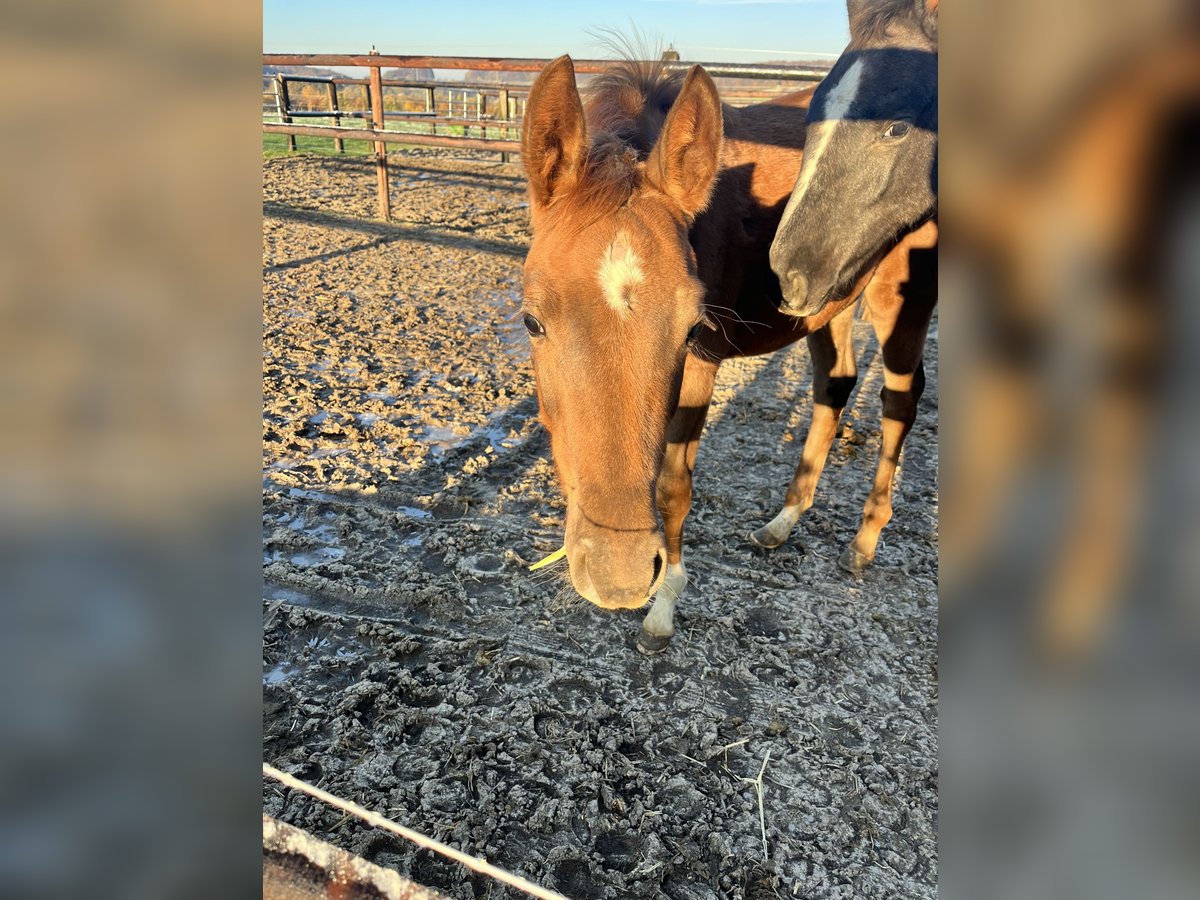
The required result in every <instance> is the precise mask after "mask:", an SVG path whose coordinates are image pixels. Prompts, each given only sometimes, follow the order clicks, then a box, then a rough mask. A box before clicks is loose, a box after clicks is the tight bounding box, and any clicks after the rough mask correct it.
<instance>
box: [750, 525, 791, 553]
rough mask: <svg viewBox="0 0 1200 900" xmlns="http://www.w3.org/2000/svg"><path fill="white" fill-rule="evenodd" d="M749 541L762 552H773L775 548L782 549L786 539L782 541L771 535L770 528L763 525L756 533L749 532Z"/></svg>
mask: <svg viewBox="0 0 1200 900" xmlns="http://www.w3.org/2000/svg"><path fill="white" fill-rule="evenodd" d="M750 540H752V541H754V543H755V544H757V545H758V546H760V547H762V548H763V549H764V550H774V549H775V548H776V547H782V546H783V544H784V542H785V541H786V540H787V538H786V537H785V538H783V539H782V540H781V539H780V538H779V537H777V536H776V535H774V534H772V533H771V527H770V526H769V525H764V526H763V527H762V528H760V529H758V531H752V532H750Z"/></svg>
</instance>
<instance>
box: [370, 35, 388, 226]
mask: <svg viewBox="0 0 1200 900" xmlns="http://www.w3.org/2000/svg"><path fill="white" fill-rule="evenodd" d="M371 54H373V55H375V56H378V55H379V51H378V50H375V49H373V48H372V50H371ZM371 127H372V128H374V129H375V130H376V131H383V74H382V72H381V71H380V68H379V66H371ZM375 177H376V180H377V182H378V193H379V218H381V219H383V221H385V222H387V221H389V220H390V219H391V218H392V198H391V196H390V194H389V193H388V170H387V144H385V143H384V142H383V141H376V142H375Z"/></svg>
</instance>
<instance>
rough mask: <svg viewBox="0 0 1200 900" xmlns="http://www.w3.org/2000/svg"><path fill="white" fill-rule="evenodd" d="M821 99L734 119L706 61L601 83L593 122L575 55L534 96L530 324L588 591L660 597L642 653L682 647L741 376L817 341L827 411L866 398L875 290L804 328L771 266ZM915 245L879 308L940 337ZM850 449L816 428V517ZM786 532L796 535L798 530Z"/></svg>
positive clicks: (904, 326)
mask: <svg viewBox="0 0 1200 900" xmlns="http://www.w3.org/2000/svg"><path fill="white" fill-rule="evenodd" d="M812 92H813V89H811V88H810V89H808V90H806V91H801V92H798V93H796V94H791V95H788V96H786V97H783V98H779V99H776V100H774V101H771V102H768V103H762V104H756V105H753V106H749V107H746V108H744V109H734V108H730V107H725V108H723V107H722V104H721V101H720V98H719V96H718V94H717V90H716V86H715V85H714V84H713V82H712V79H711V78H710V77H709V76H708V74H707V73H706V72H705V71H704V70H703V69H702V68H700V67H699V66H695V67H693V68H692V69H691V70H690V71H689V72H688V73H687V75H686V77H685V78H682V79H681V78H679V77H678V76H674V75H669V74H668V73H666V72H665V70H664V69H663V67H662V66H661V65H655V64H640V63H626V64H618V65H615V66H614V67H613V69H612V70H610V71H609V72H607V73H606V74H604V75H601V76H598V77H597V78H596V79H595V80H594V81H593V83H592V85H591V87H590V90H589V96H588V102H587V104H586V107H585V104H584V103H583V101H582V99H581V97H580V94H579V92H578V90H577V88H576V84H575V71H574V66H573V65H572V63H571V60H570V58H569V57H567V56H562V57H559V58H558V59H557V60H555V61H554V62H552V63H551V64H550V65H548V66H547V67H546V68H545V69H544V70H543V71H542V73H541V74H540V75H539V76H538V79H537V81H536V82H535V83H534V85H533V87H532V89H531V90H530V94H529V100H528V104H527V106H526V111H525V121H524V127H523V135H522V142H523V143H522V159H523V162H524V165H525V169H526V172H527V174H528V178H529V195H530V209H531V220H532V226H533V239H532V242H531V245H530V250H529V255H528V257H527V258H526V261H525V285H524V287H525V296H524V321H525V326H526V328H527V329H528V330H529V333H530V336H531V344H532V357H533V368H534V374H535V377H536V381H537V392H538V402H539V408H540V412H541V416H542V420H543V422H544V424H545V426H546V428H547V430H548V431H549V433H550V438H551V447H552V451H553V455H554V463H555V467H556V469H557V473H558V476H559V480H560V482H561V485H562V488H563V492H564V494H565V496H566V500H567V518H566V534H565V539H564V547H565V551H566V556H567V560H568V565H569V572H570V577H571V581H572V583H573V584H574V586H575V589H576V590H577V591H578V592H579V593H580V594H581V595H582V596H583V597H585V598H586V599H588V600H589V601H591V602H593V603H595V604H596V605H598V606H601V607H604V608H608V609H616V608H634V607H640V606H643V605H644V604H645V603H646V602H647V601H648V600H649V599H650V597H651V596H654V598H655V602H654V606H653V608H652V609H651V611H650V613H649V614H648V615H647V617H646V620H645V622H644V623H643V629H642V634H641V637H640V639H639V642H638V645H639V647H640V648H641V649H642V650H644V651H647V652H652V651H656V650H661V649H663V648H664V647H665V646H666V644H667V642H668V641H669V639H670V637H671V635H672V634H673V633H674V624H673V617H674V608H675V604H676V602H677V600H678V599H679V597H680V596H681V594H682V592H683V589H684V586H685V585H686V583H687V575H686V572H685V569H684V566H683V561H682V532H683V522H684V519H685V518H686V516H687V513H688V510H689V508H690V505H691V488H692V472H693V470H694V467H695V463H696V451H697V447H698V444H699V440H700V433H701V431H702V429H703V426H704V420H705V417H706V414H707V410H708V406H709V402H710V400H711V398H712V391H713V384H714V380H715V378H716V374H717V369H718V367H719V366H720V364H721V362H722V361H723V360H725V359H729V358H732V357H736V356H743V355H753V354H761V353H769V352H771V351H774V350H778V349H779V348H781V347H785V346H787V345H789V344H791V343H793V342H795V341H796V340H798V339H799V338H801V337H805V336H808V338H809V343H810V346H811V347H812V350H813V363H814V365H813V369H814V377H813V386H814V388H813V389H814V393H815V396H816V398H817V399H818V401H819V402H823V403H826V404H829V405H831V406H836V407H837V408H839V409H840V408H841V407H842V406H844V405H845V395H846V394H848V392H849V389H850V386H851V385H852V384H853V380H854V360H853V354H852V352H848V348H849V333H850V327H851V315H852V310H851V309H850V307H851V304H852V303H853V301H854V299H855V297H856V295H857V293H858V292H857V291H852V292H851V293H849V294H848V295H847V296H846V297H845V298H841V299H838V300H837V301H835V302H831V303H828V304H826V306H825V307H824V309H822V311H821V312H820V313H819V314H817V315H814V316H810V317H807V318H794V317H791V316H787V315H784V314H783V313H781V312H780V311H779V309H778V306H779V304H780V302H781V299H782V298H781V296H780V292H779V284H778V281H777V279H776V278H775V276H774V275H773V274H772V272H771V269H770V265H769V259H768V251H769V248H770V244H771V240H772V238H773V236H774V234H775V229H776V227H777V225H778V222H779V217H780V215H781V213H782V211H783V207H784V205H785V203H786V202H787V198H788V196H789V194H790V193H791V189H792V187H793V185H794V184H795V181H796V175H797V172H798V171H799V168H800V162H801V157H802V145H803V135H804V128H803V123H804V118H805V114H806V112H807V108H808V103H809V100H810V99H811V96H812ZM908 249H909V247H908V245H907V244H906V243H905V242H902V243H901V245H900V246H898V247H897V248H896V249H895V251H894V252H895V254H896V262H895V264H894V265H893V267H892V268H890V269H888V270H887V271H888V272H889V273H890V276H891V278H892V281H891V282H890V283H888V284H882V283H880V284H876V283H875V282H879V281H880V279H879V278H878V277H876V278H875V279H874V282H873V283H872V284H871V285H870V286H869V287H868V291H867V294H868V299H870V298H871V297H872V296H874V297H876V298H878V299H879V302H877V303H874V304H869V311H870V313H871V315H872V317H873V318H876V319H877V327H882V328H883V329H884V330H885V331H888V330H890V331H892V332H902V331H906V330H912V329H914V328H917V329H918V330H922V333H923V328H924V324H925V322H927V321H928V316H919V315H918V316H915V317H914V316H910V315H907V314H905V310H906V309H907V305H906V303H907V301H906V300H904V299H903V297H902V292H901V285H902V283H903V281H904V280H905V279H904V278H901V277H900V276H901V275H902V274H903V275H905V276H906V275H907V273H905V272H904V271H903V270H904V269H906V267H907V259H908V256H907V253H908ZM889 261H890V260H885V261H884V263H885V264H886V263H888V262H889ZM881 268H884V267H881ZM864 280H865V279H864ZM884 297H887V298H889V301H890V302H888V303H884V302H883V301H882V298H884ZM839 313H841V314H842V315H840V316H839V315H838V314H839ZM880 316H882V317H885V318H886V319H887V321H886V322H884V323H882V324H881V323H880V322H879V321H878V317H880ZM835 317H836V318H835ZM914 319H916V320H917V321H916V322H914V321H913V320H914ZM831 321H832V322H833V326H832V327H831V328H826V327H825V326H827V325H829V324H830V323H831ZM913 406H914V408H915V402H914V404H913ZM832 437H833V435H832V433H830V434H825V433H823V432H820V433H818V430H817V429H816V428H815V427H814V429H813V430H810V433H809V438H808V441H807V442H806V445H805V450H804V457H803V459H802V461H801V464H800V472H798V473H797V478H796V482H795V483H794V484H793V488H796V487H797V485H799V489H798V496H799V498H800V500H799V507H804V506H806V505H807V504H809V503H811V498H812V493H813V491H814V490H815V487H816V482H817V478H818V477H819V475H820V471H821V468H822V467H823V465H824V461H825V455H826V453H827V451H828V446H829V442H830V440H831V439H832ZM883 463H884V461H883V460H881V469H882V468H883ZM789 496H791V494H789ZM799 507H793V508H792V510H791V511H794V509H795V508H799ZM791 511H788V515H789V516H790V515H791ZM660 516H661V522H660V518H659V517H660ZM882 521H886V518H881V517H876V520H875V522H874V524H872V527H875V525H879V527H882V526H881V524H879V523H880V522H882ZM791 523H792V524H794V519H792V520H791ZM867 527H868V523H867V522H864V528H867ZM768 529H769V530H770V535H771V539H772V540H773V539H775V538H780V539H782V538H781V536H782V537H786V532H787V531H790V524H789V525H787V527H784V525H783V524H781V523H780V522H779V521H777V522H775V523H772V526H768ZM876 534H877V531H876ZM871 549H872V550H873V544H872V546H871Z"/></svg>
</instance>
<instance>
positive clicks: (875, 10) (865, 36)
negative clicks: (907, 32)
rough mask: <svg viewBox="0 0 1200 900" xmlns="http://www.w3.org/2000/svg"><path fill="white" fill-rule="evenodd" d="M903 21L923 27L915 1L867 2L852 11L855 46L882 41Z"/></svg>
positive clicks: (851, 31)
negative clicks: (894, 26)
mask: <svg viewBox="0 0 1200 900" xmlns="http://www.w3.org/2000/svg"><path fill="white" fill-rule="evenodd" d="M902 21H906V22H907V23H908V24H911V25H914V26H916V27H917V28H920V27H921V20H920V18H919V17H918V16H917V11H916V5H915V3H914V0H865V2H863V3H861V4H855V5H853V6H852V7H851V9H850V36H851V38H852V39H853V42H854V43H855V44H861V43H863V42H865V41H882V40H885V39H887V38H888V37H890V36H891V33H892V26H893V25H895V24H897V23H898V22H902Z"/></svg>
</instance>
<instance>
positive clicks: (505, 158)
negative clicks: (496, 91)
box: [497, 87, 511, 162]
mask: <svg viewBox="0 0 1200 900" xmlns="http://www.w3.org/2000/svg"><path fill="white" fill-rule="evenodd" d="M499 105H500V109H499V111H498V113H497V117H498V118H499V119H500V121H502V122H507V121H508V120H509V113H508V88H506V87H505V88H500V104H499ZM501 137H505V138H506V137H508V131H507V129H506V130H505V131H503V132H501ZM510 159H511V157H510V154H509V153H508V151H507V150H504V151H501V153H500V162H509V161H510Z"/></svg>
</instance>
